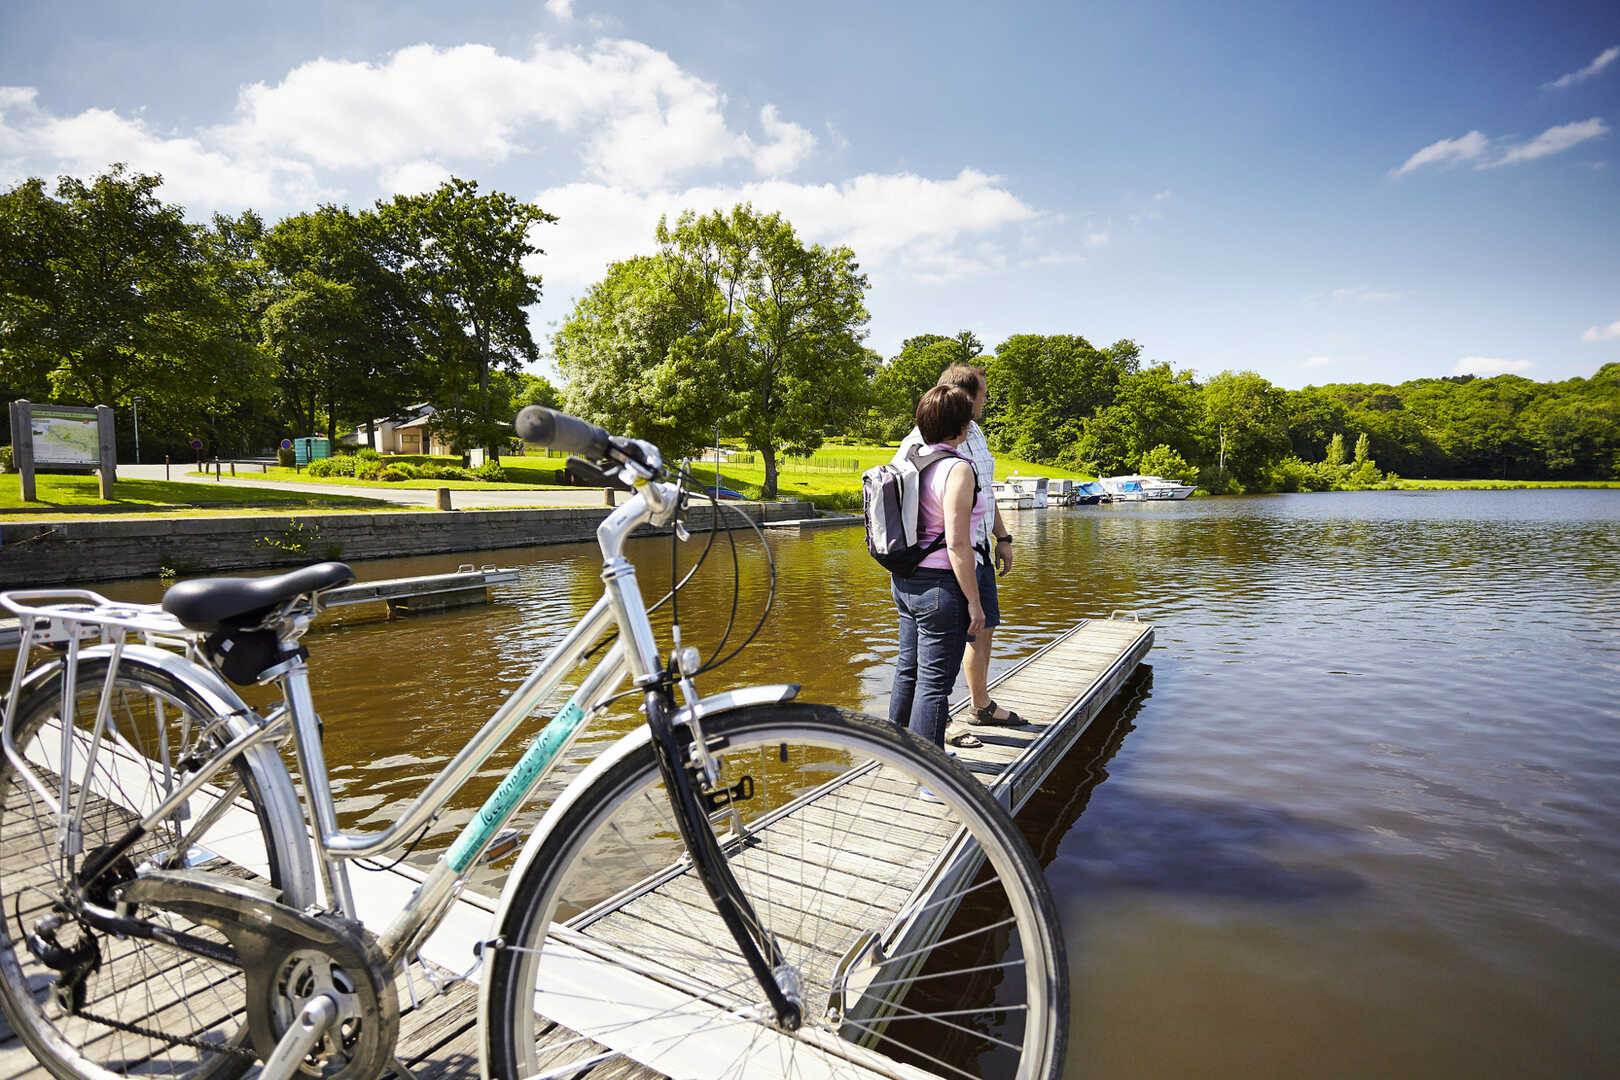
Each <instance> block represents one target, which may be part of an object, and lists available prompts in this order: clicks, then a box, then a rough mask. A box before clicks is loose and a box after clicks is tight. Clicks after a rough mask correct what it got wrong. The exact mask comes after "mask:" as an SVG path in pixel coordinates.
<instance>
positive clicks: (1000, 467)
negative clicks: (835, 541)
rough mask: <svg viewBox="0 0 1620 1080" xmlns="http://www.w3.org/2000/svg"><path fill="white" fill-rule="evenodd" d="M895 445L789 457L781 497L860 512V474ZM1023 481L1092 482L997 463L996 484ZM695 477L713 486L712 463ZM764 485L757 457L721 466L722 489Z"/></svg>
mask: <svg viewBox="0 0 1620 1080" xmlns="http://www.w3.org/2000/svg"><path fill="white" fill-rule="evenodd" d="M894 450H895V448H894V447H893V446H878V445H873V444H860V445H855V446H825V447H823V448H822V449H821V450H819V451H817V452H816V453H815V454H814V455H813V456H811V457H808V458H788V459H785V460H781V461H779V462H778V466H777V476H776V485H777V491H778V493H779V494H780V495H782V496H783V497H796V498H800V499H808V500H810V501H811V502H813V503H815V504H816V505H817V506H819V507H820V508H822V509H824V510H839V509H842V510H859V509H860V507H861V473H863V472H865V471H866V470H867V469H870V468H871V467H872V466H874V465H882V464H885V463H887V462H888V461H890V460H891V459H892V458H893V457H894ZM1015 472H1016V473H1018V474H1019V475H1020V476H1050V477H1055V478H1061V477H1071V478H1074V479H1086V480H1090V479H1093V478H1092V477H1090V476H1087V475H1085V474H1083V473H1077V472H1070V471H1069V470H1067V469H1059V468H1057V467H1055V466H1051V465H1036V464H1034V463H1033V462H1029V461H1022V460H1020V459H1018V458H1009V457H1000V456H998V457H997V458H996V479H998V480H1005V479H1006V478H1007V477H1009V476H1011V475H1012V474H1013V473H1015ZM692 474H693V475H694V476H696V477H697V478H698V479H700V480H702V481H705V482H706V483H710V484H712V483H714V459H713V458H712V457H711V458H710V460H709V463H708V464H707V465H704V464H703V463H702V462H694V463H693V465H692ZM764 482H765V465H764V463H763V462H762V461H761V460H760V457H759V455H758V454H755V455H754V463H753V464H751V465H745V464H741V463H736V462H721V463H720V485H721V486H722V487H728V488H732V489H733V490H735V491H738V492H740V493H742V494H743V495H745V496H748V497H750V498H758V496H759V492H760V486H761V485H762V484H764Z"/></svg>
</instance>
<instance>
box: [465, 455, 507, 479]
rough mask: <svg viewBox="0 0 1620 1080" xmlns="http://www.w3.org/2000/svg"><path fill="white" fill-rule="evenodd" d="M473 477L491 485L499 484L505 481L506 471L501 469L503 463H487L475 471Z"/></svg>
mask: <svg viewBox="0 0 1620 1080" xmlns="http://www.w3.org/2000/svg"><path fill="white" fill-rule="evenodd" d="M472 475H473V477H474V478H475V479H478V480H488V481H490V482H491V483H497V484H498V483H501V482H503V481H505V479H506V470H505V469H503V468H501V463H500V462H498V461H486V462H484V463H483V464H482V465H480V466H478V468H476V469H474V470H473V471H472Z"/></svg>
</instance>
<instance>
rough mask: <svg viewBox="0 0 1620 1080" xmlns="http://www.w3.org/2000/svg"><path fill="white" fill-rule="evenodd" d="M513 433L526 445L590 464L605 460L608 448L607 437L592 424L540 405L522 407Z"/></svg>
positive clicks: (609, 444)
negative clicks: (533, 444) (534, 445)
mask: <svg viewBox="0 0 1620 1080" xmlns="http://www.w3.org/2000/svg"><path fill="white" fill-rule="evenodd" d="M513 429H514V430H515V431H516V432H517V433H518V435H519V437H521V438H523V439H526V440H528V441H529V442H532V443H539V444H540V445H541V446H549V447H552V448H553V449H556V450H562V451H564V452H565V453H569V454H578V455H579V456H580V457H583V458H590V459H592V460H600V459H601V458H604V457H607V455H608V449H609V447H610V446H611V445H612V444H611V442H610V440H609V437H608V433H607V432H606V431H604V430H603V429H601V428H599V427H597V426H596V425H595V424H590V423H586V422H585V421H584V420H581V419H579V417H577V416H569V415H568V414H567V413H562V412H558V411H557V410H556V409H548V408H546V407H545V406H544V405H527V406H525V407H524V408H523V411H521V412H519V413H518V414H517V419H516V420H515V421H514V422H513Z"/></svg>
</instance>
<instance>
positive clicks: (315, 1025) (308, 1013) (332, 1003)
mask: <svg viewBox="0 0 1620 1080" xmlns="http://www.w3.org/2000/svg"><path fill="white" fill-rule="evenodd" d="M337 1015H338V1003H337V999H336V998H334V997H332V996H331V995H330V994H316V995H315V996H314V997H312V998H310V999H309V1001H308V1002H307V1003H306V1004H305V1005H304V1007H303V1009H301V1010H300V1011H299V1013H298V1015H297V1016H296V1017H294V1018H293V1022H292V1026H291V1027H289V1028H287V1034H285V1035H283V1036H282V1037H281V1041H280V1042H278V1043H277V1044H276V1048H275V1050H274V1051H272V1052H271V1054H270V1056H269V1057H268V1058H266V1059H265V1062H264V1068H263V1069H260V1070H259V1080H292V1075H293V1074H294V1073H296V1072H297V1071H298V1070H299V1069H300V1068H301V1067H302V1066H303V1064H304V1058H306V1057H308V1056H309V1052H310V1051H311V1050H313V1049H315V1044H316V1043H318V1042H320V1041H321V1038H322V1037H323V1036H324V1035H325V1034H326V1029H327V1028H329V1027H331V1026H332V1021H334V1020H336V1019H337Z"/></svg>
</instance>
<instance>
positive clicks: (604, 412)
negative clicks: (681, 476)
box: [552, 255, 723, 458]
mask: <svg viewBox="0 0 1620 1080" xmlns="http://www.w3.org/2000/svg"><path fill="white" fill-rule="evenodd" d="M674 275H675V269H674V268H673V267H671V266H670V265H669V264H668V260H667V258H666V257H665V256H663V255H642V256H637V257H636V258H633V259H627V260H625V261H623V262H617V263H613V264H612V265H611V266H609V267H608V270H607V274H606V276H604V277H603V279H602V280H601V281H599V282H597V283H596V284H595V285H593V286H591V288H590V289H589V290H588V291H587V292H586V293H585V295H584V296H583V297H581V298H580V299H579V301H578V302H577V303H576V304H575V305H574V310H573V311H572V312H571V313H570V314H569V316H568V318H567V319H565V320H564V321H563V324H562V326H561V327H560V328H559V329H558V330H557V332H556V334H555V335H554V336H553V337H552V352H553V354H554V356H555V358H556V361H557V369H558V370H559V371H560V372H561V373H562V376H563V379H564V380H565V383H566V387H565V390H564V393H563V405H564V407H565V408H566V409H567V410H568V411H569V412H572V413H577V414H578V415H580V416H583V417H586V418H588V419H590V420H592V421H594V422H595V423H598V424H601V425H602V426H603V427H605V428H607V429H608V430H609V431H614V432H622V433H624V434H628V435H631V436H633V437H635V438H638V439H647V440H648V441H650V442H653V443H656V444H657V445H658V447H659V448H660V449H661V450H663V452H664V453H665V454H666V455H667V456H669V457H670V458H677V457H684V456H687V455H689V454H692V453H694V452H696V451H697V450H699V449H701V448H702V447H703V446H704V445H706V444H707V443H708V442H709V441H710V440H711V439H712V438H713V437H714V427H715V424H716V423H717V422H718V420H719V418H720V416H721V414H722V412H723V407H722V404H721V396H722V394H723V390H722V388H721V386H720V381H719V375H718V373H717V372H716V371H715V370H714V365H713V364H711V363H709V362H708V359H707V358H706V357H704V356H702V355H700V347H701V345H702V343H703V341H704V338H703V336H702V335H701V333H699V332H697V331H696V324H695V323H694V322H693V321H692V320H691V319H690V318H689V317H688V316H686V315H685V314H684V313H683V310H682V307H681V305H680V304H678V303H677V302H676V298H675V295H674V293H673V291H672V289H671V284H670V282H671V279H672V278H673V277H674Z"/></svg>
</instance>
